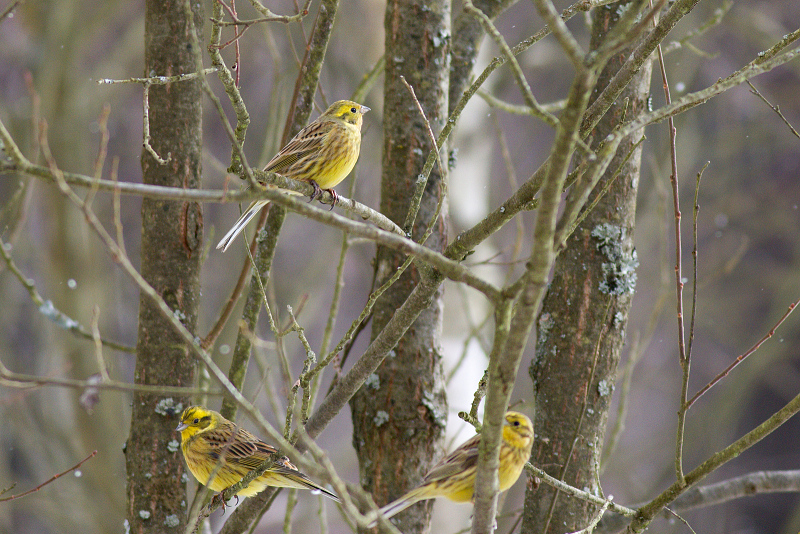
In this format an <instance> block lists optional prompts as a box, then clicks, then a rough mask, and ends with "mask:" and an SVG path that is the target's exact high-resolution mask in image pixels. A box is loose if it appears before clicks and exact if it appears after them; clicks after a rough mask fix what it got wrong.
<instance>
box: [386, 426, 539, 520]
mask: <svg viewBox="0 0 800 534" xmlns="http://www.w3.org/2000/svg"><path fill="white" fill-rule="evenodd" d="M480 441H481V436H480V434H478V435H476V436H473V437H472V438H470V439H469V440H467V441H466V442H465V443H464V444H463V445H461V446H460V447H459V448H457V449H456V450H454V451H453V452H451V453H450V454H448V455H447V456H445V457H444V458H442V459H441V460H439V463H437V464H436V465H435V466H433V469H431V470H430V472H429V473H428V474H427V475H425V478H423V479H422V484H420V485H419V486H417V487H416V488H414V489H413V490H411V491H409V492H408V493H406V494H405V495H403V496H402V497H400V498H399V499H397V500H396V501H394V502H391V503H389V504H387V505H386V506H384V507H383V508H381V510H380V511H381V514H383V515H384V516H385V517H387V518H389V517H392V516H394V515H395V514H398V513H400V512H402V511H403V510H405V509H406V508H408V507H409V506H411V505H412V504H415V503H417V502H419V501H424V500H426V499H433V498H434V497H447V498H448V499H450V500H451V501H455V502H467V501H471V500H472V493H473V491H474V489H475V472H476V468H477V466H478V445H479V444H480ZM532 445H533V423H531V420H530V419H528V416H526V415H523V414H521V413H519V412H508V413H506V417H505V421H504V423H503V441H502V442H501V443H500V469H499V471H498V473H497V475H498V478H499V480H500V491H505V490H507V489H508V488H510V487H511V486H513V485H514V482H516V481H517V479H518V478H519V475H520V473H522V468H523V467H524V466H525V462H527V461H528V460H529V459H530V457H531V446H532ZM375 524H377V521H374V522H373V523H372V525H371V526H374V525H375Z"/></svg>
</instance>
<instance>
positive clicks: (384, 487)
mask: <svg viewBox="0 0 800 534" xmlns="http://www.w3.org/2000/svg"><path fill="white" fill-rule="evenodd" d="M449 21H450V2H449V0H428V1H424V2H418V1H409V0H394V1H391V0H390V1H389V3H388V4H387V6H386V19H385V26H386V48H385V55H386V81H385V87H384V125H383V126H384V141H383V143H384V144H383V176H382V182H381V208H380V211H381V212H382V213H384V214H386V215H387V216H388V217H389V218H391V219H392V220H393V221H395V222H396V223H398V224H400V225H402V224H403V221H404V220H405V217H406V213H407V211H408V208H409V204H410V198H411V195H412V191H413V189H414V186H415V183H416V181H417V176H418V175H419V172H420V170H421V169H422V166H423V164H424V162H425V158H426V157H427V155H428V152H429V151H430V150H431V148H432V143H431V140H430V139H429V136H428V134H427V130H426V127H425V124H424V121H423V118H422V117H421V116H420V113H419V111H418V110H417V107H416V105H415V103H414V101H413V99H412V97H411V94H410V93H409V91H408V89H407V88H406V87H405V85H404V84H403V83H402V81H401V79H400V77H401V76H404V77H405V79H406V80H407V81H408V83H409V84H411V85H412V86H413V87H414V89H415V91H416V94H417V97H418V98H419V100H420V103H421V104H422V108H423V109H424V110H425V113H426V115H427V117H428V119H429V120H430V122H431V128H432V129H433V132H434V134H438V133H439V132H440V131H441V129H442V127H443V125H444V121H445V120H446V117H447V112H448V107H447V90H448V78H449V54H448V52H449V50H448V47H449V38H450V22H449ZM441 180H442V177H441V175H440V174H439V171H438V169H436V170H435V171H434V172H433V173H432V174H431V176H430V178H429V180H428V183H427V187H426V190H425V195H424V197H423V199H422V204H421V207H420V211H419V214H418V215H417V218H416V223H415V224H414V228H413V237H414V239H419V237H420V236H421V235H422V234H423V232H424V231H425V229H426V227H427V225H428V223H429V221H430V219H431V217H432V215H433V213H434V211H435V209H436V205H437V203H438V202H440V201H441V200H442V194H443V192H442V186H441ZM445 208H446V206H445ZM443 213H446V209H445V210H444V211H443ZM435 225H436V227H435V228H434V230H433V234H432V235H431V236H430V238H429V239H428V241H427V242H426V245H427V246H429V247H431V248H433V249H434V250H442V249H443V248H444V244H445V243H446V238H447V228H446V225H445V222H444V220H443V217H439V218H438V219H437V221H436V222H435ZM404 259H405V257H404V255H402V254H399V253H397V252H395V251H392V250H389V249H386V248H383V247H379V248H378V252H377V259H376V270H377V277H376V287H377V285H380V284H382V283H383V282H384V281H385V280H386V279H387V278H388V277H389V276H391V274H392V273H393V272H394V271H395V270H396V269H397V267H399V266H400V265H401V264H402V262H403V260H404ZM419 279H420V273H419V272H418V270H417V269H416V267H415V266H413V265H412V266H411V267H409V269H408V270H407V271H406V272H405V273H404V274H403V276H402V277H401V278H400V280H399V281H398V282H397V283H395V284H394V286H393V287H392V288H390V289H389V290H388V291H387V292H386V293H385V294H384V295H383V296H382V298H381V299H380V300H379V301H378V302H377V303H376V305H375V310H374V314H373V318H372V339H375V337H376V336H377V335H378V333H379V332H380V331H381V330H382V329H383V328H384V326H385V325H386V323H387V322H388V321H389V319H390V318H391V316H392V314H393V313H394V311H395V310H396V309H397V308H399V307H400V305H401V304H402V303H403V302H404V301H405V299H406V297H407V296H408V295H409V294H410V293H411V290H412V289H413V288H414V286H415V285H416V284H417V283H418V281H419ZM441 291H442V290H441V288H440V289H439V290H438V291H437V294H436V295H435V297H434V298H433V301H432V304H431V306H430V307H429V308H428V309H426V310H424V311H423V312H422V313H421V314H420V316H419V317H418V318H417V320H416V321H415V322H414V324H413V325H412V326H411V327H410V328H409V330H408V331H407V332H406V334H405V336H404V337H403V338H402V340H401V341H400V342H399V343H398V345H397V346H396V348H395V350H394V351H393V352H391V353H390V354H389V356H388V357H387V358H386V359H385V360H384V362H383V364H382V365H381V367H380V368H379V369H378V371H377V372H376V373H375V374H374V375H373V377H372V378H371V379H370V380H368V381H367V383H366V384H365V385H364V387H363V388H362V389H361V390H360V391H359V392H358V393H357V394H356V396H355V397H354V398H353V399H352V401H351V408H352V413H353V426H354V430H353V441H354V446H355V449H356V452H357V454H358V458H359V463H360V474H361V483H362V485H363V486H364V487H365V488H366V489H367V490H368V491H370V492H371V493H372V494H373V497H374V498H375V501H376V502H378V503H380V504H384V503H387V502H389V501H391V500H392V499H395V498H397V497H399V496H400V495H401V494H402V493H404V492H405V491H406V490H408V489H409V488H410V487H412V486H414V485H415V484H417V483H418V482H419V481H420V479H421V478H422V476H423V475H424V474H425V473H426V472H427V471H428V469H429V468H430V467H431V465H432V463H433V462H434V461H435V460H436V459H438V458H439V457H440V456H441V455H442V453H443V448H442V440H443V437H444V427H445V422H446V420H447V403H446V398H445V391H444V379H443V374H442V364H441V350H440V346H439V343H440V339H439V338H440V335H441V324H442V302H441V299H442V293H441ZM430 511H431V505H430V503H426V504H421V505H417V506H414V507H412V508H411V509H409V510H407V511H406V512H403V513H402V514H401V515H399V516H398V519H397V520H396V521H397V522H398V523H397V524H398V525H400V528H401V530H402V531H403V532H405V533H415V532H424V531H426V530H427V529H428V528H429V522H430Z"/></svg>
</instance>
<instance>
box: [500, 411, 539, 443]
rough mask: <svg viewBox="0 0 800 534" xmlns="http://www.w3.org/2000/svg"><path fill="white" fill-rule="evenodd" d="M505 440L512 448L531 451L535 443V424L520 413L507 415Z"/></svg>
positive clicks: (504, 432) (504, 425) (504, 430)
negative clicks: (532, 444)
mask: <svg viewBox="0 0 800 534" xmlns="http://www.w3.org/2000/svg"><path fill="white" fill-rule="evenodd" d="M503 440H504V441H505V442H507V443H508V444H510V445H511V446H512V447H515V448H520V449H529V448H530V446H531V443H533V423H531V420H530V419H528V416H527V415H525V414H521V413H519V412H508V413H506V420H505V422H504V423H503Z"/></svg>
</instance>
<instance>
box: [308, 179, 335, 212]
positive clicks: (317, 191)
mask: <svg viewBox="0 0 800 534" xmlns="http://www.w3.org/2000/svg"><path fill="white" fill-rule="evenodd" d="M308 183H310V184H311V187H313V188H314V191H313V192H312V193H311V197H310V199H309V202H313V201H314V200H315V199H317V198H319V197H321V196H322V191H327V192H328V193H330V194H331V196H332V197H333V202H332V203H331V209H333V207H334V206H335V205H336V204H337V203H338V202H339V193H337V192H336V190H334V189H333V188H331V189H322V188H321V187H320V186H319V184H318V183H317V182H315V181H314V180H309V181H308Z"/></svg>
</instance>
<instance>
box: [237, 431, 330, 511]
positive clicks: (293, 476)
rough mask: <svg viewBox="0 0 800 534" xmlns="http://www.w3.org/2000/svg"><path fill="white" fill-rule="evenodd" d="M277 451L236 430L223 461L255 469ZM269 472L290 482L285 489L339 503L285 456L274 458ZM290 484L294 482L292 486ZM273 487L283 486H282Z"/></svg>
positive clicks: (250, 435) (252, 436) (244, 432)
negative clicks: (319, 494) (317, 493)
mask: <svg viewBox="0 0 800 534" xmlns="http://www.w3.org/2000/svg"><path fill="white" fill-rule="evenodd" d="M277 451H278V449H276V448H275V447H273V446H272V445H268V444H267V443H264V442H263V441H261V440H260V439H258V438H257V437H255V436H254V435H253V434H251V433H250V432H248V431H247V430H245V429H243V428H239V429H237V439H236V441H235V442H234V443H233V444H232V445H231V447H230V448H229V449H228V451H227V454H226V456H225V459H226V460H227V461H228V462H229V463H236V464H238V465H240V466H242V467H244V468H245V469H257V468H258V467H260V466H261V464H262V463H264V460H266V459H267V458H269V456H270V455H272V454H275V453H276V452H277ZM269 472H270V473H273V474H276V475H282V476H283V477H285V479H286V480H287V481H290V483H289V484H286V486H287V487H297V488H303V487H304V488H306V489H310V490H313V491H320V492H322V493H324V494H325V495H327V496H328V497H330V498H331V499H333V500H335V501H339V497H337V496H336V494H334V493H331V492H330V491H328V490H327V489H325V488H324V487H322V486H320V485H319V484H317V483H316V482H314V481H313V480H311V479H310V478H308V477H307V476H306V475H304V474H303V473H301V472H300V471H299V470H298V469H297V466H296V465H294V464H293V463H292V462H291V461H290V460H289V458H287V457H286V456H280V457H278V458H276V459H275V463H274V464H272V466H271V467H270V468H269ZM291 482H294V484H292V483H291ZM275 485H277V486H284V484H275Z"/></svg>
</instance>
